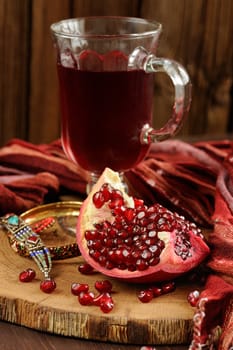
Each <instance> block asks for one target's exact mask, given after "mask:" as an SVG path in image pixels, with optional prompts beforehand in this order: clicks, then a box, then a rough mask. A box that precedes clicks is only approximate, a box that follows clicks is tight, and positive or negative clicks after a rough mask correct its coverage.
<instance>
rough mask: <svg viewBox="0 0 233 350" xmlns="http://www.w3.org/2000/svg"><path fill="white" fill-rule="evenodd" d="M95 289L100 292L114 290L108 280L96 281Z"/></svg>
mask: <svg viewBox="0 0 233 350" xmlns="http://www.w3.org/2000/svg"><path fill="white" fill-rule="evenodd" d="M95 289H96V290H98V292H100V293H110V292H111V291H112V283H111V282H110V281H108V280H104V281H96V282H95Z"/></svg>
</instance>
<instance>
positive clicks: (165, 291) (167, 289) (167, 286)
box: [162, 282, 176, 294]
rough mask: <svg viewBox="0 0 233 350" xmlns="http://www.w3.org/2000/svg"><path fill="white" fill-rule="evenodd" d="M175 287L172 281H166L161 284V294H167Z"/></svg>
mask: <svg viewBox="0 0 233 350" xmlns="http://www.w3.org/2000/svg"><path fill="white" fill-rule="evenodd" d="M175 289H176V285H175V283H174V282H167V283H164V284H163V285H162V291H163V294H168V293H171V292H173V291H174V290H175Z"/></svg>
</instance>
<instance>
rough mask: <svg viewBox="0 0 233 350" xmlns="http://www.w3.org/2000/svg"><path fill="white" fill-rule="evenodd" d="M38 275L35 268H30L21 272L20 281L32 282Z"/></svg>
mask: <svg viewBox="0 0 233 350" xmlns="http://www.w3.org/2000/svg"><path fill="white" fill-rule="evenodd" d="M35 277H36V272H35V270H33V269H31V268H28V269H27V270H24V271H22V272H21V273H20V274H19V280H20V282H31V281H32V280H33V279H34V278H35Z"/></svg>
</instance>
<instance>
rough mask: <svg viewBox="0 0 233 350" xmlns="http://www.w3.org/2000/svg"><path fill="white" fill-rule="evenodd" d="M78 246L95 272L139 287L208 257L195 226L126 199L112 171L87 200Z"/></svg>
mask: <svg viewBox="0 0 233 350" xmlns="http://www.w3.org/2000/svg"><path fill="white" fill-rule="evenodd" d="M77 243H78V246H79V249H80V252H81V254H82V256H83V258H84V259H85V260H86V262H88V263H89V264H90V265H91V266H92V267H93V268H94V269H96V270H97V271H99V272H101V273H103V274H104V275H107V276H111V277H115V278H119V279H121V280H126V281H129V282H135V283H140V282H142V283H144V282H155V281H164V280H170V279H173V278H175V277H177V276H179V275H181V274H183V273H185V272H187V271H189V270H191V269H192V268H194V267H195V266H197V265H198V264H199V263H200V262H201V261H202V260H203V259H204V258H205V257H206V256H207V255H208V253H209V248H208V246H207V245H206V243H205V242H204V239H203V236H202V234H201V230H200V229H199V228H198V227H197V226H196V225H195V224H194V223H191V222H189V221H187V220H185V219H184V217H182V216H180V215H178V214H177V213H172V212H171V211H169V210H167V209H166V208H164V207H163V206H161V205H159V204H154V205H153V206H151V207H148V206H146V205H145V204H144V202H143V200H141V199H134V198H132V197H130V196H128V195H127V193H125V191H124V185H123V183H122V182H121V179H120V177H119V175H118V173H116V172H114V171H112V170H110V169H108V168H106V169H105V171H104V172H103V174H102V176H101V177H100V179H99V180H98V182H97V183H96V185H95V186H94V187H93V189H92V191H91V192H90V194H89V195H88V197H87V198H86V200H85V201H84V202H83V205H82V207H81V210H80V214H79V218H78V223H77Z"/></svg>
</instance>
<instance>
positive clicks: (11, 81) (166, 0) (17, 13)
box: [0, 0, 233, 145]
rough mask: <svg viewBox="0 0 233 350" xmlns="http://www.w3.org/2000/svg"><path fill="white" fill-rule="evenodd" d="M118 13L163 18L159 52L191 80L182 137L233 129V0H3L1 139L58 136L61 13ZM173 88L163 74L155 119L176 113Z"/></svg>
mask: <svg viewBox="0 0 233 350" xmlns="http://www.w3.org/2000/svg"><path fill="white" fill-rule="evenodd" d="M86 15H121V16H136V17H144V18H153V19H156V20H157V21H159V22H161V23H162V24H163V34H162V36H161V40H160V47H159V52H158V55H160V56H164V57H169V58H173V59H176V60H177V61H179V62H181V63H182V64H183V65H184V66H185V67H186V68H187V70H188V72H189V74H190V77H191V80H192V83H193V101H192V106H191V111H190V113H189V116H188V118H187V120H186V122H185V124H184V127H183V129H182V131H181V135H182V136H183V135H200V134H202V135H203V134H209V135H215V134H219V133H226V132H231V131H232V128H233V120H232V119H233V116H232V72H233V45H232V42H233V40H232V39H233V21H232V18H233V1H232V0H56V1H52V0H49V1H48V0H0V38H1V39H0V145H3V144H4V143H5V142H7V141H8V140H9V139H10V138H13V137H19V138H23V139H25V140H29V141H31V142H34V143H43V142H50V141H52V140H54V139H56V138H58V137H59V134H60V112H59V102H58V82H57V76H56V68H55V53H54V51H53V50H54V49H53V47H52V41H51V37H50V30H49V27H50V25H51V23H53V22H55V21H58V20H60V19H63V18H69V17H76V16H86ZM171 96H172V87H171V84H170V82H169V81H168V79H167V78H166V77H165V76H164V75H162V74H158V75H157V76H156V82H155V111H154V114H155V125H156V126H160V125H162V124H163V123H164V121H165V120H166V119H167V117H168V116H169V114H170V112H171Z"/></svg>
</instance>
